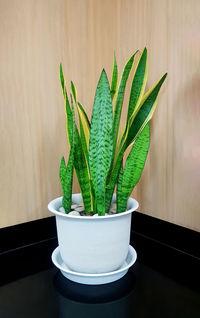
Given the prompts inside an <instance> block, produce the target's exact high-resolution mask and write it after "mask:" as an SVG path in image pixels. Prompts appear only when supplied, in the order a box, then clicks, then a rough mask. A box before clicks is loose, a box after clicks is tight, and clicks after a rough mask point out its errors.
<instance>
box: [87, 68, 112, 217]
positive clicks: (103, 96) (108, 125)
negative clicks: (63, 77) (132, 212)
mask: <svg viewBox="0 0 200 318" xmlns="http://www.w3.org/2000/svg"><path fill="white" fill-rule="evenodd" d="M112 121H113V113H112V100H111V96H110V87H109V83H108V78H107V75H106V72H105V71H104V70H103V71H102V73H101V76H100V79H99V82H98V85H97V89H96V94H95V100H94V106H93V112H92V121H91V129H90V143H89V167H90V173H91V177H92V185H93V189H94V193H95V199H96V206H97V212H98V214H99V215H104V214H105V186H106V178H107V174H108V171H109V169H110V165H111V161H112V152H113V136H112Z"/></svg>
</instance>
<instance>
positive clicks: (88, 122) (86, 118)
mask: <svg viewBox="0 0 200 318" xmlns="http://www.w3.org/2000/svg"><path fill="white" fill-rule="evenodd" d="M78 106H79V108H80V110H81V112H82V113H83V115H84V117H85V120H86V121H87V125H88V127H89V128H90V121H89V119H88V116H87V114H86V112H85V109H84V108H83V106H82V105H81V103H79V102H78Z"/></svg>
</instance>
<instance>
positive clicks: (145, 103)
mask: <svg viewBox="0 0 200 318" xmlns="http://www.w3.org/2000/svg"><path fill="white" fill-rule="evenodd" d="M166 76H167V73H166V74H164V76H163V77H162V78H161V79H160V80H159V81H158V82H157V83H156V85H155V86H154V87H153V88H152V89H151V90H150V91H148V92H147V93H146V94H145V95H144V97H143V99H142V101H141V104H140V106H139V108H138V112H137V114H136V115H135V118H134V120H133V121H132V124H131V126H130V128H129V130H128V135H127V138H126V141H125V144H126V147H125V148H127V147H128V146H129V145H130V144H131V143H133V142H134V140H135V139H136V138H137V136H138V135H139V134H140V133H141V131H142V130H143V128H144V127H145V126H146V124H147V123H148V121H149V120H150V119H151V118H152V116H153V113H154V111H155V108H156V105H157V101H158V93H159V91H160V88H161V86H162V84H163V82H164V80H165V78H166ZM130 121H131V119H130Z"/></svg>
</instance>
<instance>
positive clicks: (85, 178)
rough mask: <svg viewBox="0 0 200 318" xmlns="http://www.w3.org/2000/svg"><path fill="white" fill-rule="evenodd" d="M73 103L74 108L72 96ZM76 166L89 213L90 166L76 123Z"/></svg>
mask: <svg viewBox="0 0 200 318" xmlns="http://www.w3.org/2000/svg"><path fill="white" fill-rule="evenodd" d="M71 105H72V108H73V100H72V96H71ZM74 147H75V149H74V167H75V170H76V175H77V179H78V182H79V185H80V188H81V193H82V198H83V203H84V207H85V212H86V213H89V212H91V211H92V209H93V207H92V197H91V195H92V190H91V181H90V175H89V171H88V166H87V162H86V158H85V155H84V151H83V148H82V143H81V139H80V136H79V132H78V129H77V127H76V125H75V136H74Z"/></svg>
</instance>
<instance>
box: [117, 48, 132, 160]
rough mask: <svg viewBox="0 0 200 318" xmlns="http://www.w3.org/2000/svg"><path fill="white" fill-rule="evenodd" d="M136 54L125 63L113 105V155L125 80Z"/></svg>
mask: <svg viewBox="0 0 200 318" xmlns="http://www.w3.org/2000/svg"><path fill="white" fill-rule="evenodd" d="M136 53H137V52H136ZM136 53H135V54H134V55H132V56H131V58H130V59H129V60H128V62H127V63H126V65H125V67H124V69H123V72H122V77H121V81H120V85H119V89H118V92H117V98H116V103H115V107H114V119H113V154H114V153H115V148H116V143H117V137H118V130H119V123H120V117H121V111H122V105H123V101H124V93H125V88H126V83H127V79H128V76H129V74H130V71H131V68H132V65H133V62H134V57H135V55H136Z"/></svg>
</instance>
